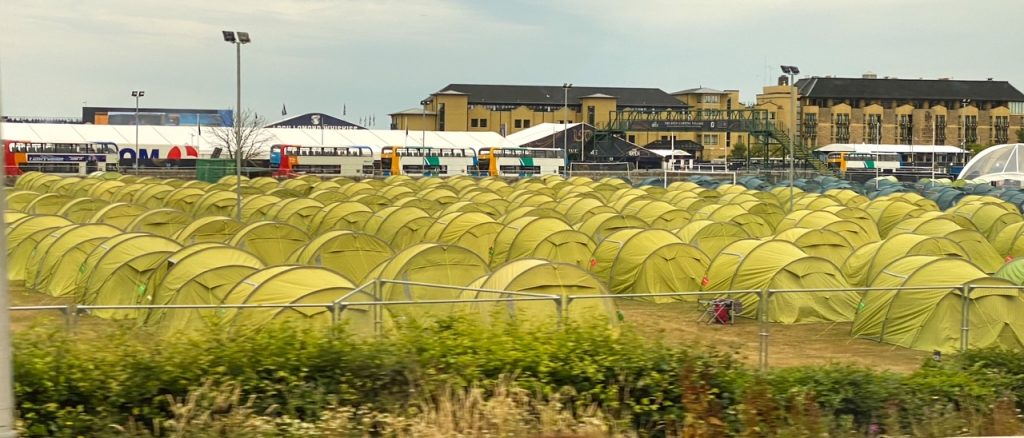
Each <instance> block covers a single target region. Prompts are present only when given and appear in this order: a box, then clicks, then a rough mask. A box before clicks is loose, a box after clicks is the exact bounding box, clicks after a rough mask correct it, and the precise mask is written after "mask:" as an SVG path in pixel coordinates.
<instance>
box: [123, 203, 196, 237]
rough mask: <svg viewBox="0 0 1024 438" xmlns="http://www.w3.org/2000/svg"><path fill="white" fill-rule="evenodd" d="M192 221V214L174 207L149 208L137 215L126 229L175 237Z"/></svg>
mask: <svg viewBox="0 0 1024 438" xmlns="http://www.w3.org/2000/svg"><path fill="white" fill-rule="evenodd" d="M191 222H192V216H190V215H189V214H188V213H185V212H183V211H181V210H175V209H173V208H160V209H156V210H149V211H147V212H145V213H142V214H140V215H138V216H136V217H135V219H133V220H132V221H131V223H129V224H128V226H127V227H125V231H138V232H144V233H152V234H158V235H161V236H164V237H173V236H174V235H175V234H177V233H178V232H179V231H181V230H182V228H185V226H187V225H188V224H189V223H191Z"/></svg>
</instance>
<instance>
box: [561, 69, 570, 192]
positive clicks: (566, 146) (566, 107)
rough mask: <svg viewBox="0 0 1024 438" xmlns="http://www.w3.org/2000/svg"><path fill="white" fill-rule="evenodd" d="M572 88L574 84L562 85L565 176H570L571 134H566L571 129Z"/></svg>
mask: <svg viewBox="0 0 1024 438" xmlns="http://www.w3.org/2000/svg"><path fill="white" fill-rule="evenodd" d="M570 88H572V84H570V83H568V82H566V83H564V84H562V91H563V92H564V100H562V119H564V120H562V153H563V154H565V157H564V160H563V162H564V163H565V172H564V173H565V174H566V175H568V174H569V133H568V132H566V130H567V129H569V89H570Z"/></svg>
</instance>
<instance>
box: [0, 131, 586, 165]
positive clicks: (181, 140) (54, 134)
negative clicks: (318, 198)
mask: <svg viewBox="0 0 1024 438" xmlns="http://www.w3.org/2000/svg"><path fill="white" fill-rule="evenodd" d="M558 126H561V125H558ZM569 126H572V125H569ZM138 129H139V146H140V147H153V146H167V147H170V146H175V145H178V146H181V145H194V146H196V147H197V148H198V149H199V154H200V156H202V157H208V156H210V154H211V153H212V152H213V149H214V148H215V147H216V144H217V143H218V142H217V140H216V137H215V136H214V131H215V130H217V129H229V128H211V127H203V128H202V134H201V135H200V133H199V131H198V130H197V129H196V127H195V126H139V128H138ZM266 131H267V134H268V135H269V136H270V141H269V143H268V147H267V151H264V153H263V155H264V156H267V155H269V153H270V150H269V145H270V144H293V145H304V146H318V145H320V144H324V145H328V146H368V147H370V148H371V149H373V151H374V152H377V153H379V152H380V150H381V148H383V147H384V146H422V145H423V140H424V132H423V131H391V130H373V129H326V130H321V129H316V128H266ZM549 134H550V133H549ZM3 137H4V139H5V140H19V141H28V142H38V143H82V142H112V143H116V144H117V145H118V146H120V147H132V146H134V145H135V126H134V125H75V124H52V123H4V124H3ZM425 137H426V146H429V147H460V148H472V149H474V150H478V149H480V148H484V147H514V146H516V144H514V143H512V142H511V141H509V140H508V139H506V138H505V137H502V136H501V135H499V134H498V133H496V132H484V131H480V132H451V131H427V132H426V133H425ZM321 139H323V143H321Z"/></svg>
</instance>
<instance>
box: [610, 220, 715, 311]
mask: <svg viewBox="0 0 1024 438" xmlns="http://www.w3.org/2000/svg"><path fill="white" fill-rule="evenodd" d="M709 263H710V262H709V260H708V257H707V256H706V255H705V254H704V253H703V252H701V251H700V250H699V249H697V247H695V246H692V245H689V244H686V243H683V242H682V240H680V239H679V238H678V237H676V236H675V235H674V234H672V233H670V232H668V231H665V230H660V229H648V230H641V229H628V230H619V231H616V232H614V233H612V234H611V235H609V236H608V237H606V238H605V239H604V240H602V241H601V243H599V244H598V245H597V249H595V250H594V255H593V261H591V268H590V271H591V272H592V273H593V274H594V275H595V276H596V277H597V278H599V279H601V280H602V281H604V282H605V283H606V284H608V287H609V289H610V290H611V292H612V293H654V292H696V291H699V290H700V281H701V279H702V278H703V277H704V272H705V271H706V270H707V268H708V264H709ZM665 301H669V300H665Z"/></svg>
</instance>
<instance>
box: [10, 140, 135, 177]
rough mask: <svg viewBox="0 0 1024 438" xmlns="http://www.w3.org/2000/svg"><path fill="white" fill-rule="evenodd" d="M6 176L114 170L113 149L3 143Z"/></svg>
mask: <svg viewBox="0 0 1024 438" xmlns="http://www.w3.org/2000/svg"><path fill="white" fill-rule="evenodd" d="M4 158H5V159H6V169H5V170H6V171H7V174H8V175H21V174H22V173H25V172H29V171H36V172H45V173H55V174H62V175H88V174H90V173H92V172H96V171H108V170H109V171H114V170H117V169H118V166H117V164H118V163H117V162H118V152H117V145H116V144H114V143H111V142H96V143H36V142H29V141H18V140H4Z"/></svg>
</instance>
